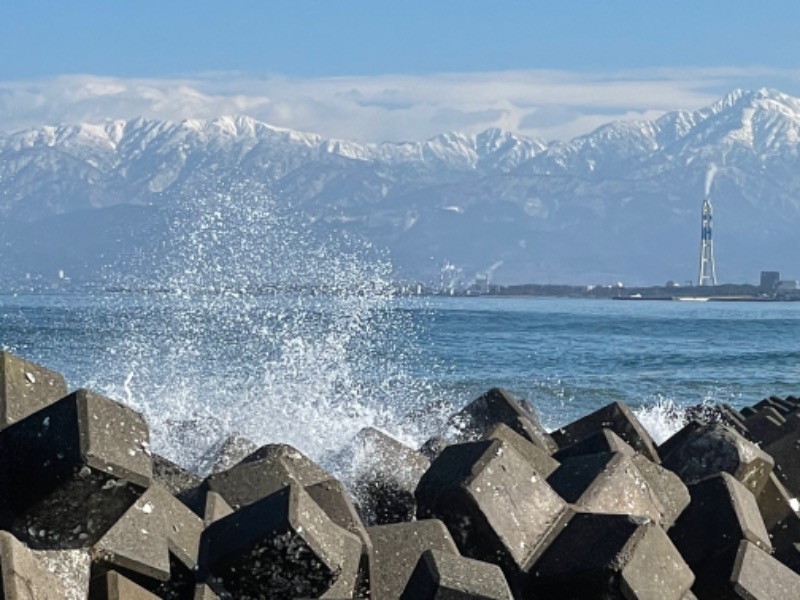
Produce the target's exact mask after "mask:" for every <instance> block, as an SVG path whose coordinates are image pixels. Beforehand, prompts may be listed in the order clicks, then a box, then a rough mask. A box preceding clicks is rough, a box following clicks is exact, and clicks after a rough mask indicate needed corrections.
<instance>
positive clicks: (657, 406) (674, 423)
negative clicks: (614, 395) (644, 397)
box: [634, 398, 686, 444]
mask: <svg viewBox="0 0 800 600" xmlns="http://www.w3.org/2000/svg"><path fill="white" fill-rule="evenodd" d="M634 413H635V414H636V418H638V419H639V422H641V424H642V425H643V426H644V428H645V429H646V430H647V432H648V433H649V434H650V436H651V437H652V438H653V441H654V442H655V443H656V444H662V443H664V441H666V440H667V439H669V438H670V437H671V436H672V435H673V434H674V433H676V432H677V431H678V430H679V429H681V428H682V427H683V426H684V425H685V424H686V407H685V406H681V405H679V404H677V403H676V402H675V401H674V400H672V399H669V398H659V399H657V400H656V401H655V402H654V403H653V404H649V405H646V406H642V407H639V408H637V409H635V410H634Z"/></svg>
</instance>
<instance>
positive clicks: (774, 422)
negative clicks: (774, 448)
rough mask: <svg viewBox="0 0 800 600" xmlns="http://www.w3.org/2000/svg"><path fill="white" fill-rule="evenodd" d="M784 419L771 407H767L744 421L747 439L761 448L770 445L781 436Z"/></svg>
mask: <svg viewBox="0 0 800 600" xmlns="http://www.w3.org/2000/svg"><path fill="white" fill-rule="evenodd" d="M785 423H786V418H785V417H784V416H783V415H782V414H781V413H780V412H778V410H777V409H775V408H774V407H772V406H768V407H766V408H764V409H762V410H760V411H758V412H757V413H754V414H753V415H751V416H749V417H747V418H746V419H745V425H747V430H748V432H749V436H748V437H749V439H751V440H753V441H755V442H758V443H759V444H761V445H762V446H763V445H765V444H771V443H772V442H774V441H775V440H777V439H778V438H779V437H781V435H782V428H783V425H784V424H785Z"/></svg>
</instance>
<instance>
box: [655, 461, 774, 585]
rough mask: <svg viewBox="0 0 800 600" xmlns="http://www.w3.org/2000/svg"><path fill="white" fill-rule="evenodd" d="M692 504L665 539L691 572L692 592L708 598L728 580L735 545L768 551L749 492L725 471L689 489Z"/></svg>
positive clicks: (763, 530) (759, 520) (766, 534)
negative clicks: (750, 544)
mask: <svg viewBox="0 0 800 600" xmlns="http://www.w3.org/2000/svg"><path fill="white" fill-rule="evenodd" d="M689 493H690V494H691V497H692V501H691V503H690V504H689V506H688V507H687V509H686V510H685V511H684V512H683V514H681V516H680V517H679V518H678V520H677V521H676V522H675V525H674V527H672V529H670V532H669V536H670V538H671V539H672V541H673V543H674V544H675V546H676V547H677V548H678V550H679V551H680V553H681V555H682V556H683V558H684V560H685V561H686V562H687V564H689V566H690V567H691V568H692V570H693V571H694V574H695V577H696V580H697V581H696V582H695V586H694V592H695V593H696V594H697V595H698V596H699V597H700V598H703V597H707V596H708V595H709V594H713V593H714V591H715V590H718V589H723V588H724V587H725V585H726V582H727V581H728V578H729V576H730V572H731V566H732V564H733V560H734V558H735V556H736V552H737V549H738V547H739V542H740V541H741V540H747V541H749V542H752V543H754V544H756V545H758V546H759V547H761V548H762V549H764V550H766V551H767V552H771V551H772V546H771V544H770V539H769V534H768V533H767V530H766V528H765V527H764V521H763V520H762V518H761V514H760V513H759V510H758V505H757V504H756V500H755V498H754V497H753V494H751V493H750V491H749V490H748V489H747V488H746V487H744V485H742V484H741V483H739V481H738V480H736V479H735V478H734V477H733V476H732V475H730V474H729V473H724V472H723V473H719V474H717V475H715V476H713V477H709V478H708V479H704V480H702V481H699V482H697V483H695V484H693V485H690V486H689Z"/></svg>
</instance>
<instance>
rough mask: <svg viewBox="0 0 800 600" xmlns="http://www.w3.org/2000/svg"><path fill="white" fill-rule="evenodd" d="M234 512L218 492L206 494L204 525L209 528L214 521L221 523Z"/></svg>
mask: <svg viewBox="0 0 800 600" xmlns="http://www.w3.org/2000/svg"><path fill="white" fill-rule="evenodd" d="M232 512H233V509H232V508H231V505H230V504H228V503H227V502H225V498H223V497H222V496H220V495H219V494H218V493H217V492H208V493H207V494H206V505H205V509H204V510H203V525H204V526H205V527H208V526H209V525H211V523H213V522H214V521H219V520H220V519H222V518H223V517H227V516H228V515H229V514H231V513H232Z"/></svg>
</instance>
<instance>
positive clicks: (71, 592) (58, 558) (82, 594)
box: [0, 531, 91, 600]
mask: <svg viewBox="0 0 800 600" xmlns="http://www.w3.org/2000/svg"><path fill="white" fill-rule="evenodd" d="M90 564H91V559H90V558H89V553H88V552H87V551H85V550H71V551H70V550H68V551H39V552H36V551H32V550H30V549H29V548H28V547H27V546H25V545H24V544H23V543H21V542H20V541H18V540H17V539H16V538H15V537H14V536H13V535H12V534H10V533H8V532H7V531H0V575H2V577H0V588H1V589H0V597H2V598H6V599H8V600H82V599H83V598H86V595H87V593H88V591H89V571H90Z"/></svg>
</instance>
